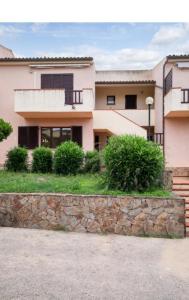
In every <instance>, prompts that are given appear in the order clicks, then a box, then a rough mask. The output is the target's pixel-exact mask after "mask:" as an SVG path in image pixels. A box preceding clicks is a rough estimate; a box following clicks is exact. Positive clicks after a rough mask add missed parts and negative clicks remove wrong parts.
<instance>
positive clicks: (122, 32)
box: [0, 23, 189, 70]
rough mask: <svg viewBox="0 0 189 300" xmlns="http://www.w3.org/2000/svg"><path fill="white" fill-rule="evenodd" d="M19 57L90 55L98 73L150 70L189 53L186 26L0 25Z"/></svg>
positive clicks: (0, 37)
mask: <svg viewBox="0 0 189 300" xmlns="http://www.w3.org/2000/svg"><path fill="white" fill-rule="evenodd" d="M0 44H2V45H4V46H6V47H8V48H10V49H12V50H13V52H14V54H15V56H18V57H36V56H92V57H93V58H94V60H95V66H96V69H97V70H106V69H115V70H118V69H131V70H134V69H150V68H152V67H154V66H155V65H156V64H157V63H158V62H159V61H160V60H161V59H162V58H163V57H164V56H166V55H169V54H188V53H189V23H0Z"/></svg>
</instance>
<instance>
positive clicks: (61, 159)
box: [54, 141, 84, 175]
mask: <svg viewBox="0 0 189 300" xmlns="http://www.w3.org/2000/svg"><path fill="white" fill-rule="evenodd" d="M83 158H84V153H83V150H82V149H81V147H80V146H79V145H78V144H77V143H74V142H72V141H67V142H64V143H63V144H61V145H60V146H58V147H57V148H56V151H55V154H54V170H55V172H56V173H57V174H63V175H69V174H76V173H77V172H78V171H79V169H80V168H81V166H82V163H83Z"/></svg>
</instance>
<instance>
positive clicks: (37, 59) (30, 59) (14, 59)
mask: <svg viewBox="0 0 189 300" xmlns="http://www.w3.org/2000/svg"><path fill="white" fill-rule="evenodd" d="M40 61H44V62H48V61H51V62H52V61H54V62H56V61H59V62H62V61H63V62H65V61H93V57H4V58H0V62H40Z"/></svg>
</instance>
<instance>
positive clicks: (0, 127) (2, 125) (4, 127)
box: [0, 119, 12, 142]
mask: <svg viewBox="0 0 189 300" xmlns="http://www.w3.org/2000/svg"><path fill="white" fill-rule="evenodd" d="M11 132H12V126H11V125H10V123H7V122H5V121H4V120H3V119H0V142H2V141H3V140H5V139H6V138H7V137H8V136H9V135H10V134H11Z"/></svg>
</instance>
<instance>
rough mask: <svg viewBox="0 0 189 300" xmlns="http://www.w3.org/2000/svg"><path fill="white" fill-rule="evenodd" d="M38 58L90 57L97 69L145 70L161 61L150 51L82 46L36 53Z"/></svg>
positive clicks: (155, 52)
mask: <svg viewBox="0 0 189 300" xmlns="http://www.w3.org/2000/svg"><path fill="white" fill-rule="evenodd" d="M37 55H40V56H50V57H53V56H60V57H67V56H68V57H69V56H92V57H93V58H94V61H95V65H96V68H97V69H146V68H151V67H152V66H153V65H155V64H156V63H157V62H159V60H160V59H161V57H160V55H159V53H158V52H157V51H154V50H150V49H135V48H122V49H119V50H114V51H108V50H105V49H103V48H98V47H92V46H89V45H82V46H79V47H77V48H72V47H71V48H65V50H64V51H63V52H56V51H55V52H38V53H37Z"/></svg>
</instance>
